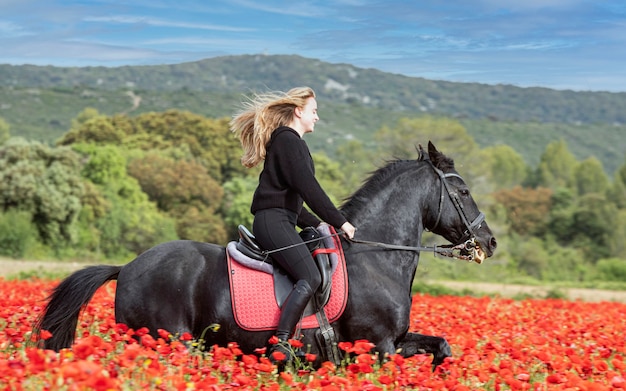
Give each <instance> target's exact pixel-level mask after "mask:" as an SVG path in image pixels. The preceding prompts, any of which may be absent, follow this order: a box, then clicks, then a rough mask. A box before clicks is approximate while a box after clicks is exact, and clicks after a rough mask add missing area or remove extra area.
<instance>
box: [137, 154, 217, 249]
mask: <svg viewBox="0 0 626 391" xmlns="http://www.w3.org/2000/svg"><path fill="white" fill-rule="evenodd" d="M128 172H129V174H130V175H132V176H133V177H135V178H136V179H137V180H138V181H139V184H140V185H141V188H142V190H143V191H144V192H145V193H146V194H147V195H148V196H149V197H150V200H152V201H154V202H156V203H157V205H158V207H159V209H160V210H162V211H164V212H166V213H167V214H168V215H169V216H171V217H172V218H174V219H175V220H176V232H177V234H178V236H179V237H180V238H181V239H190V240H198V241H208V242H214V243H223V242H224V241H225V239H226V228H225V226H224V221H223V220H222V219H221V217H220V216H219V215H217V214H216V211H217V210H219V208H220V206H221V205H222V197H223V194H224V191H223V189H222V187H221V186H220V185H219V183H217V182H216V181H215V180H214V179H213V178H211V176H209V174H208V173H207V170H206V168H205V167H204V166H202V165H201V164H199V163H197V162H195V161H186V160H174V159H171V158H168V157H165V156H162V155H160V154H158V153H156V152H150V153H148V154H146V155H145V156H144V157H143V158H139V159H134V160H133V161H131V163H130V164H129V166H128Z"/></svg>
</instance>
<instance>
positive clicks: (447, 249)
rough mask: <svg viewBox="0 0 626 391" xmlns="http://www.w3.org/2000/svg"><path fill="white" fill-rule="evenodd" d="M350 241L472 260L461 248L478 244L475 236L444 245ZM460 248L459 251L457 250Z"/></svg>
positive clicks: (469, 249)
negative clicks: (457, 242) (458, 242)
mask: <svg viewBox="0 0 626 391" xmlns="http://www.w3.org/2000/svg"><path fill="white" fill-rule="evenodd" d="M348 241H350V242H352V243H357V244H365V245H367V246H372V247H378V248H382V249H385V250H400V251H413V252H417V253H419V252H421V251H432V253H433V255H442V256H445V257H449V258H456V259H462V260H464V261H468V262H471V261H472V259H473V258H474V257H473V256H470V255H462V254H461V253H460V251H461V250H467V251H470V252H471V251H472V250H473V249H474V247H475V246H476V241H475V240H474V238H472V239H468V240H467V241H465V242H464V243H461V244H457V245H456V246H453V245H443V246H437V245H434V246H402V245H399V244H388V243H381V242H372V241H369V240H360V239H348ZM457 250H458V251H457Z"/></svg>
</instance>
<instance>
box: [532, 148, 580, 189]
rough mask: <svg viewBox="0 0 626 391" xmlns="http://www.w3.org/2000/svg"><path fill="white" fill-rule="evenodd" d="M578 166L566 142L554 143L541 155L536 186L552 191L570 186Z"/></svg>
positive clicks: (536, 174) (536, 175)
mask: <svg viewBox="0 0 626 391" xmlns="http://www.w3.org/2000/svg"><path fill="white" fill-rule="evenodd" d="M576 165H577V161H576V158H575V157H574V155H573V154H572V153H571V152H570V151H569V149H568V148H567V143H566V142H565V141H563V140H561V141H555V142H552V143H550V144H548V145H547V146H546V149H545V151H544V152H543V154H542V155H541V158H540V162H539V166H538V167H537V170H536V173H535V180H536V183H534V185H535V186H543V187H547V188H550V189H557V188H559V187H567V186H570V185H571V183H572V177H573V173H574V168H575V167H576Z"/></svg>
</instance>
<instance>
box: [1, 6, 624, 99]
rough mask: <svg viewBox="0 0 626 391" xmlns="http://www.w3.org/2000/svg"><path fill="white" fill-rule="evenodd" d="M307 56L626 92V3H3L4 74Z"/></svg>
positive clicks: (433, 74)
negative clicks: (20, 67)
mask: <svg viewBox="0 0 626 391" xmlns="http://www.w3.org/2000/svg"><path fill="white" fill-rule="evenodd" d="M260 53H264V54H298V55H301V56H304V57H309V58H315V59H319V60H322V61H326V62H330V63H348V64H352V65H355V66H357V67H363V68H376V69H379V70H382V71H385V72H392V73H398V74H403V75H407V76H417V77H424V78H427V79H436V80H448V81H460V82H478V83H487V84H512V85H517V86H520V87H531V86H542V87H548V88H555V89H573V90H593V91H614V92H626V1H623V0H613V1H603V0H592V1H587V0H513V1H509V0H413V1H410V0H380V1H374V0H339V1H332V0H322V1H308V2H306V1H293V0H285V1H283V0H228V1H227V0H223V1H222V0H199V1H193V0H177V1H162V0H128V1H109V0H85V1H74V0H33V1H31V0H0V63H3V64H7V63H9V64H36V65H57V66H97V65H103V66H120V65H153V64H172V63H180V62H187V61H196V60H201V59H204V58H208V57H215V56H223V55H239V54H260Z"/></svg>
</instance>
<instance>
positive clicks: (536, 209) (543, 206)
mask: <svg viewBox="0 0 626 391" xmlns="http://www.w3.org/2000/svg"><path fill="white" fill-rule="evenodd" d="M551 196H552V191H551V190H550V189H546V188H537V189H531V188H523V187H520V186H516V187H514V188H513V189H510V190H500V191H498V192H496V193H494V198H495V199H496V201H497V202H499V203H500V204H502V205H503V206H504V209H505V210H506V213H507V218H508V222H509V225H510V227H511V230H512V231H513V232H516V233H518V234H519V235H522V236H528V235H540V234H542V233H543V232H544V231H545V228H546V225H547V224H548V216H549V214H548V213H549V211H550V208H551Z"/></svg>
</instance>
